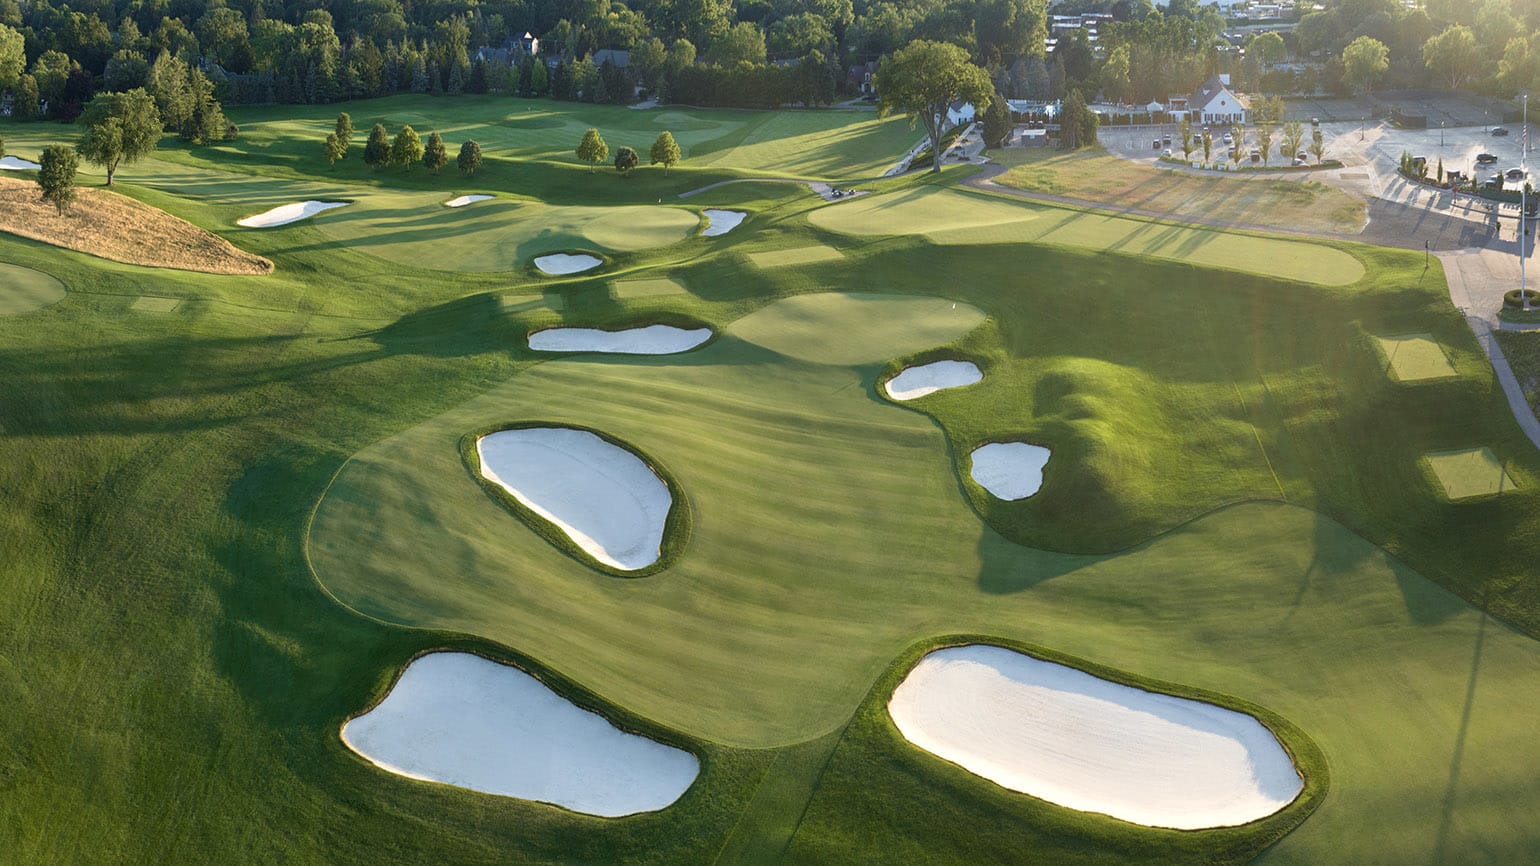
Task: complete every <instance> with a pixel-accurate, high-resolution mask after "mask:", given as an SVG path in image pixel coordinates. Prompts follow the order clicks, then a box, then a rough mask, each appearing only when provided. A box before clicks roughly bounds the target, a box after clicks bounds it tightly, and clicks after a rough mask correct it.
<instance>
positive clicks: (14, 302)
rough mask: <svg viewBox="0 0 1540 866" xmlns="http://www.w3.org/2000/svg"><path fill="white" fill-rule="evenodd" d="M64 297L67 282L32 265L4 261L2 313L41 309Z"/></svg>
mask: <svg viewBox="0 0 1540 866" xmlns="http://www.w3.org/2000/svg"><path fill="white" fill-rule="evenodd" d="M62 300H64V284H63V283H61V282H59V281H58V280H56V279H54V278H53V277H51V276H49V275H48V274H45V273H43V272H42V271H36V270H33V269H31V268H23V267H18V266H16V265H7V264H5V263H3V262H0V316H16V315H20V314H22V313H31V312H33V311H35V310H41V309H42V308H44V307H46V306H48V305H49V304H55V303H58V302H59V301H62Z"/></svg>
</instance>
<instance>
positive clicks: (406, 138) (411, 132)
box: [390, 124, 422, 171]
mask: <svg viewBox="0 0 1540 866" xmlns="http://www.w3.org/2000/svg"><path fill="white" fill-rule="evenodd" d="M421 161H422V139H421V138H418V137H417V130H415V129H412V127H411V124H407V125H406V126H403V127H401V131H400V132H398V133H396V140H395V142H394V143H393V144H391V146H390V164H391V165H397V166H402V167H404V168H406V169H407V170H408V171H410V170H411V168H412V166H414V165H416V164H417V163H419V162H421Z"/></svg>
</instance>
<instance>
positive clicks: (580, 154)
mask: <svg viewBox="0 0 1540 866" xmlns="http://www.w3.org/2000/svg"><path fill="white" fill-rule="evenodd" d="M609 155H610V146H609V145H607V144H605V143H604V137H603V136H601V135H599V130H597V129H593V128H591V127H590V128H589V130H588V131H587V132H585V133H583V140H582V141H580V142H578V146H577V158H578V159H581V160H582V161H584V162H586V163H588V170H589V171H590V172H592V171H593V170H594V166H596V165H598V164H599V163H601V162H604V160H605V158H607V157H608V156H609Z"/></svg>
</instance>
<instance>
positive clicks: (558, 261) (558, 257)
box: [535, 253, 604, 274]
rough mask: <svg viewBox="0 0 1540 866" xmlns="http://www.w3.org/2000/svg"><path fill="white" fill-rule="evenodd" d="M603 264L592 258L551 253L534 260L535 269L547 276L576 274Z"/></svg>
mask: <svg viewBox="0 0 1540 866" xmlns="http://www.w3.org/2000/svg"><path fill="white" fill-rule="evenodd" d="M602 264H604V262H603V261H601V260H599V259H597V258H595V257H593V256H586V255H582V254H581V253H579V254H577V255H574V254H572V253H551V254H550V255H548V256H539V257H537V258H536V259H535V267H537V268H539V269H540V270H542V271H545V272H546V273H548V274H576V273H579V272H581V271H586V270H589V269H590V268H597V267H598V266H600V265H602Z"/></svg>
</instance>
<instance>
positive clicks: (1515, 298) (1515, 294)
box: [1503, 289, 1540, 310]
mask: <svg viewBox="0 0 1540 866" xmlns="http://www.w3.org/2000/svg"><path fill="white" fill-rule="evenodd" d="M1524 294H1526V295H1528V296H1529V305H1530V306H1531V307H1540V290H1537V289H1524ZM1503 308H1504V309H1509V310H1522V309H1524V299H1523V298H1522V297H1520V296H1519V290H1518V289H1511V290H1509V291H1508V292H1506V293H1504V294H1503Z"/></svg>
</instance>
